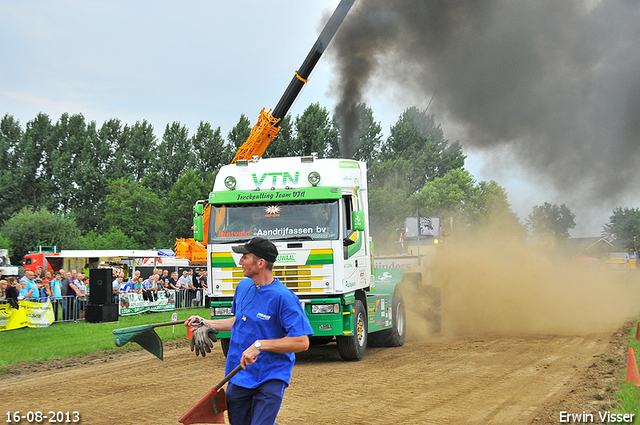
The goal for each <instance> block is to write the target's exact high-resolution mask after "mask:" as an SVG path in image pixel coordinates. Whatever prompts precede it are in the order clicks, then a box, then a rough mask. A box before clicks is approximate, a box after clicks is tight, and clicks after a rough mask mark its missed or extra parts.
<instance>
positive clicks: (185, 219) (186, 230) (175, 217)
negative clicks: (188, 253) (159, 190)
mask: <svg viewBox="0 0 640 425" xmlns="http://www.w3.org/2000/svg"><path fill="white" fill-rule="evenodd" d="M210 190H211V186H209V185H207V184H205V183H204V182H203V181H202V180H200V179H199V178H198V175H197V174H196V172H195V171H194V170H187V171H185V172H184V174H182V176H181V177H180V178H179V179H178V181H177V182H176V183H175V184H174V185H173V187H172V188H171V190H170V191H169V194H168V195H167V203H166V208H165V209H164V223H165V226H166V227H165V232H164V234H165V235H167V241H166V242H165V243H167V244H170V245H171V246H173V245H174V244H175V241H176V238H192V237H193V231H192V229H191V227H192V226H193V206H194V205H195V203H196V201H198V200H200V199H206V198H207V195H208V193H209V191H210Z"/></svg>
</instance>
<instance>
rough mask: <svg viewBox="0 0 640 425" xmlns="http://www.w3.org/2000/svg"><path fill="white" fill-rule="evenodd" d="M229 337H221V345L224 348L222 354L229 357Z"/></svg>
mask: <svg viewBox="0 0 640 425" xmlns="http://www.w3.org/2000/svg"><path fill="white" fill-rule="evenodd" d="M229 341H231V339H229V338H220V347H221V348H222V354H224V356H225V357H227V353H228V352H229Z"/></svg>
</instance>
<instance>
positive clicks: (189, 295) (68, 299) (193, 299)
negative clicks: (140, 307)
mask: <svg viewBox="0 0 640 425" xmlns="http://www.w3.org/2000/svg"><path fill="white" fill-rule="evenodd" d="M204 294H205V292H204V289H200V290H198V291H195V292H191V291H189V290H187V289H180V290H178V291H176V310H183V309H187V308H199V307H202V306H204V304H205V303H204ZM50 302H51V307H52V308H53V316H54V320H53V322H54V323H60V322H77V321H80V320H84V312H85V310H86V307H87V304H88V301H83V300H79V299H77V298H76V297H75V296H73V295H70V296H64V297H62V299H61V300H51V301H50ZM114 302H115V303H116V305H118V303H119V302H120V300H119V295H116V296H115V297H114Z"/></svg>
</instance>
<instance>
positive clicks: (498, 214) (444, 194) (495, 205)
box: [369, 169, 521, 240]
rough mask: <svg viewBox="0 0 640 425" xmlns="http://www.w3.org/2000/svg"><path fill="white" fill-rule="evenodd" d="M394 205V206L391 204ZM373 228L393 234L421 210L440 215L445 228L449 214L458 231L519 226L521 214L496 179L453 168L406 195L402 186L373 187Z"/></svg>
mask: <svg viewBox="0 0 640 425" xmlns="http://www.w3.org/2000/svg"><path fill="white" fill-rule="evenodd" d="M390 205H393V208H390V207H389V206H390ZM369 207H370V208H369V209H370V211H371V217H372V218H371V224H372V229H374V231H375V232H376V234H377V235H378V236H379V237H381V238H382V240H384V239H385V237H389V236H394V237H395V232H394V229H395V228H396V227H399V226H401V225H402V223H404V220H405V218H406V217H415V216H416V213H417V212H418V211H420V213H422V214H425V215H429V216H433V217H440V218H442V219H443V227H444V228H445V230H448V231H450V230H451V229H446V227H447V224H446V223H447V220H445V219H447V218H449V217H451V218H453V221H454V223H456V224H455V227H456V232H468V231H471V230H473V229H479V228H482V227H485V226H490V225H491V226H493V225H498V226H505V225H508V226H509V229H510V230H511V229H513V228H516V229H520V228H521V226H520V224H519V221H518V218H517V216H516V214H515V213H513V211H512V210H511V205H510V204H509V202H508V201H507V193H506V191H505V190H504V188H502V187H501V186H500V185H498V183H496V182H495V181H489V182H486V181H481V182H476V181H475V180H474V178H473V176H472V175H471V174H470V173H469V172H468V171H466V170H462V169H453V170H450V171H449V172H447V173H446V174H445V175H444V176H443V177H439V178H436V179H434V180H433V181H430V182H427V183H425V185H424V187H423V188H422V189H421V190H420V191H419V192H418V193H416V194H414V195H412V196H410V197H409V198H407V197H406V193H405V192H404V191H402V190H400V189H393V188H392V189H390V190H389V189H374V190H373V191H372V194H371V200H370V203H369Z"/></svg>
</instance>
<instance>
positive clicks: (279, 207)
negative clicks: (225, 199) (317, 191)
mask: <svg viewBox="0 0 640 425" xmlns="http://www.w3.org/2000/svg"><path fill="white" fill-rule="evenodd" d="M255 236H260V237H263V238H265V239H271V240H276V239H300V240H305V239H306V240H331V239H338V236H339V235H338V202H337V201H333V202H325V203H293V202H292V203H281V204H243V205H214V206H212V208H211V219H210V224H209V243H228V242H237V241H242V240H249V239H251V238H253V237H255Z"/></svg>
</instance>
